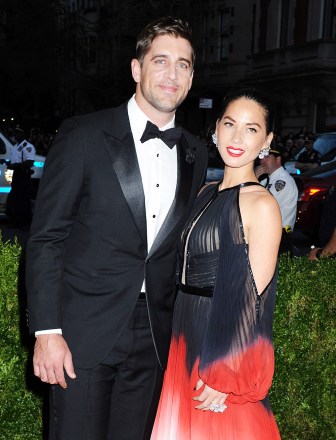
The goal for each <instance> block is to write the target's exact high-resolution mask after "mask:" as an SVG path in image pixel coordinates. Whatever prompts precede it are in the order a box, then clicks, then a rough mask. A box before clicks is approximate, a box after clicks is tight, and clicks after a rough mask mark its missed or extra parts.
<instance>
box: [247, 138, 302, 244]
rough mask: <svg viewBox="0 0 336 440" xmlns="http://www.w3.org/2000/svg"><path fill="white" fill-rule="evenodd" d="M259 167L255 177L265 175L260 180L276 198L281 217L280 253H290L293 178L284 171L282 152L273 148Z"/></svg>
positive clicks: (294, 196)
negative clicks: (265, 175)
mask: <svg viewBox="0 0 336 440" xmlns="http://www.w3.org/2000/svg"><path fill="white" fill-rule="evenodd" d="M260 164H261V165H260V167H258V169H257V170H256V174H257V176H262V175H263V174H267V178H265V179H263V180H261V182H260V183H261V184H262V185H263V186H265V188H267V189H268V190H269V191H270V192H271V193H272V194H273V196H274V197H275V198H276V200H277V202H278V204H279V207H280V212H281V217H282V228H283V234H282V240H281V244H280V252H287V251H290V252H291V247H292V244H291V242H292V240H291V235H290V234H291V232H292V231H293V229H294V224H295V219H296V209H297V200H298V189H297V186H296V183H295V180H294V179H293V177H292V176H291V175H290V174H289V173H288V172H287V171H286V170H285V169H284V167H283V166H282V165H283V155H282V150H281V149H280V148H279V147H275V146H273V148H271V149H270V151H269V155H268V156H265V157H264V158H263V159H261V160H260Z"/></svg>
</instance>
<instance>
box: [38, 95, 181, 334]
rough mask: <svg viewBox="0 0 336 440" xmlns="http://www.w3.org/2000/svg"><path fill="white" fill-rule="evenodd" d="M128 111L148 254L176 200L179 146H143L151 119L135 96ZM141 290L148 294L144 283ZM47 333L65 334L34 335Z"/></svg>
mask: <svg viewBox="0 0 336 440" xmlns="http://www.w3.org/2000/svg"><path fill="white" fill-rule="evenodd" d="M127 109H128V116H129V120H130V124H131V130H132V134H133V139H134V144H135V150H136V154H137V158H138V162H139V168H140V174H141V179H142V186H143V190H144V194H145V209H146V220H147V251H149V250H150V248H151V246H152V244H153V242H154V239H155V237H156V235H157V233H158V231H159V230H160V228H161V226H162V224H163V222H164V220H165V218H166V216H167V214H168V211H169V209H170V207H171V205H172V203H173V201H174V198H175V192H176V185H177V152H176V150H177V149H176V146H174V147H173V148H169V147H168V146H167V145H166V144H165V143H164V142H163V141H162V140H161V139H157V138H156V139H150V140H148V141H146V142H144V143H141V142H140V139H141V137H142V135H143V132H144V130H145V127H146V124H147V121H148V120H149V119H148V117H147V116H146V115H145V114H144V113H143V112H142V111H141V110H140V108H139V106H138V104H137V103H136V101H135V95H133V97H132V98H131V99H130V100H129V102H128V106H127ZM151 122H153V121H151ZM174 126H175V117H174V118H173V119H172V120H171V121H170V122H169V123H168V124H166V125H165V126H164V127H159V129H160V130H162V131H164V130H167V129H168V128H172V127H174ZM141 291H142V292H145V280H144V282H143V285H142V288H141ZM47 333H60V334H61V333H62V331H61V329H52V330H42V331H38V332H35V336H37V335H39V334H47Z"/></svg>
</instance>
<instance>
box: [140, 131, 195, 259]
mask: <svg viewBox="0 0 336 440" xmlns="http://www.w3.org/2000/svg"><path fill="white" fill-rule="evenodd" d="M189 148H190V146H189V144H188V142H187V140H186V138H185V137H184V135H182V137H181V141H180V144H179V146H178V147H177V185H176V193H175V198H174V201H173V203H172V205H171V207H170V209H169V211H168V214H167V217H166V219H165V221H164V222H163V224H162V226H161V228H160V230H159V232H158V234H157V236H156V237H155V240H154V242H153V245H152V247H151V249H150V250H149V254H148V257H150V256H151V255H152V254H153V253H154V252H155V251H156V250H157V249H158V248H159V247H160V246H161V244H162V243H163V242H164V240H165V239H166V238H167V236H168V235H169V234H170V232H171V231H172V230H173V229H174V227H175V226H176V225H177V224H178V223H179V221H181V219H182V217H183V215H184V214H185V209H186V207H187V205H188V201H189V197H190V191H191V186H192V180H193V173H194V162H192V163H188V162H187V160H186V151H187V150H188V149H189Z"/></svg>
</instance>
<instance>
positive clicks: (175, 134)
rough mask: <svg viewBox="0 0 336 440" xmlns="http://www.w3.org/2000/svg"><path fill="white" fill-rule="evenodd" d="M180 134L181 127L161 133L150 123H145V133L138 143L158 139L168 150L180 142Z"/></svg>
mask: <svg viewBox="0 0 336 440" xmlns="http://www.w3.org/2000/svg"><path fill="white" fill-rule="evenodd" d="M181 134H182V129H181V127H174V128H168V130H165V131H161V130H159V129H158V127H157V126H156V125H154V124H153V123H152V122H150V121H147V124H146V128H145V131H144V132H143V135H142V136H141V139H140V142H142V143H144V142H146V141H148V140H149V139H154V138H159V139H161V140H162V141H163V142H164V143H165V144H166V145H168V147H169V148H173V147H174V145H176V144H177V142H178V141H179V140H180V138H181Z"/></svg>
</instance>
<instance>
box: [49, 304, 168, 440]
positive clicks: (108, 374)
mask: <svg viewBox="0 0 336 440" xmlns="http://www.w3.org/2000/svg"><path fill="white" fill-rule="evenodd" d="M75 372H76V376H77V377H76V379H74V380H72V379H69V378H67V383H68V388H67V389H65V390H64V389H62V388H61V387H60V386H59V385H51V392H50V429H49V440H142V439H143V440H147V439H149V438H150V434H151V430H152V426H153V423H154V419H155V413H156V409H157V405H158V401H159V397H160V391H161V386H162V379H163V372H162V370H161V368H160V366H159V364H158V361H157V357H156V353H155V349H154V344H153V340H152V335H151V331H150V326H149V318H148V311H147V305H146V300H142V299H139V300H138V302H137V304H136V307H135V310H134V312H133V314H132V316H131V318H130V320H129V322H128V325H127V326H126V328H125V329H124V330H123V332H122V334H121V336H120V338H119V339H118V341H117V344H116V345H115V346H114V347H113V350H112V351H111V353H110V354H109V355H108V356H107V358H106V359H104V361H103V362H102V363H101V364H99V365H97V366H96V367H94V368H92V369H90V370H82V369H78V368H75Z"/></svg>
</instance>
